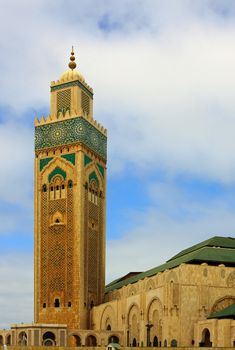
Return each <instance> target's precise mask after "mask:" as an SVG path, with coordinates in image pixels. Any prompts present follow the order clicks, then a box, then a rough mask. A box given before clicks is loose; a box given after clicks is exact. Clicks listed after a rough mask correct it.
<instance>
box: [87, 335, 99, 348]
mask: <svg viewBox="0 0 235 350" xmlns="http://www.w3.org/2000/svg"><path fill="white" fill-rule="evenodd" d="M86 346H97V340H96V337H95V336H94V335H89V336H88V337H87V338H86Z"/></svg>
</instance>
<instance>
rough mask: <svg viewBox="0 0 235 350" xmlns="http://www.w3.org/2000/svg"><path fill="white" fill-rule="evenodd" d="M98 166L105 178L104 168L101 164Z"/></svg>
mask: <svg viewBox="0 0 235 350" xmlns="http://www.w3.org/2000/svg"><path fill="white" fill-rule="evenodd" d="M96 165H97V167H98V169H99V171H100V173H101V175H102V176H103V177H104V167H102V165H100V164H96Z"/></svg>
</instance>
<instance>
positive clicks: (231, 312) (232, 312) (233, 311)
mask: <svg viewBox="0 0 235 350" xmlns="http://www.w3.org/2000/svg"><path fill="white" fill-rule="evenodd" d="M207 318H232V319H235V304H232V305H229V306H227V307H226V308H225V309H223V310H221V311H217V312H214V313H213V314H211V315H210V316H208V317H207Z"/></svg>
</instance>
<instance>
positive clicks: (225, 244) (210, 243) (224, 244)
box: [168, 236, 235, 261]
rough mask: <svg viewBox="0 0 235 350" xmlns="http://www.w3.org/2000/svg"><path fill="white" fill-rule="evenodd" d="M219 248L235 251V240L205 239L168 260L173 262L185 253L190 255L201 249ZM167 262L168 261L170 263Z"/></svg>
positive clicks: (230, 238) (216, 237)
mask: <svg viewBox="0 0 235 350" xmlns="http://www.w3.org/2000/svg"><path fill="white" fill-rule="evenodd" d="M205 246H206V247H220V248H232V249H235V238H232V237H219V236H215V237H212V238H209V239H207V240H206V241H203V242H201V243H198V244H196V245H193V246H192V247H190V248H187V249H184V250H182V251H181V252H180V253H178V254H176V255H175V256H173V257H172V258H171V259H170V260H173V259H175V258H178V257H180V256H182V255H185V254H187V253H190V252H192V251H194V250H197V249H199V248H201V247H205ZM170 260H168V261H170Z"/></svg>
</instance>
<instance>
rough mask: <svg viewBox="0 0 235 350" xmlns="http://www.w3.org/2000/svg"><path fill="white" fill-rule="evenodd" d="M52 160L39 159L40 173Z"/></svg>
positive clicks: (50, 158)
mask: <svg viewBox="0 0 235 350" xmlns="http://www.w3.org/2000/svg"><path fill="white" fill-rule="evenodd" d="M52 159H53V157H49V158H44V159H40V171H42V169H43V168H44V167H45V166H46V165H47V164H48V163H49V162H50V161H51V160H52Z"/></svg>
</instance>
